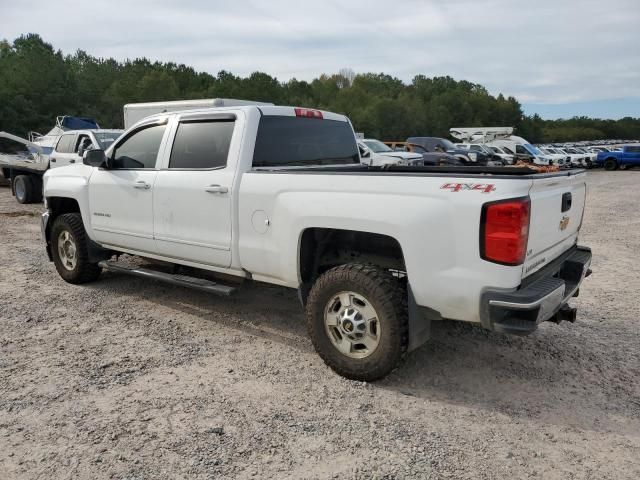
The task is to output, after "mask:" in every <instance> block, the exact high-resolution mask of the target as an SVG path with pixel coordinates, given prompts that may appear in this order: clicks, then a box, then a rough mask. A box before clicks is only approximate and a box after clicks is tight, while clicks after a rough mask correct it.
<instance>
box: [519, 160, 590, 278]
mask: <svg viewBox="0 0 640 480" xmlns="http://www.w3.org/2000/svg"><path fill="white" fill-rule="evenodd" d="M586 179H587V175H586V173H584V172H582V173H577V174H572V175H564V176H557V177H543V178H539V179H535V180H533V184H532V186H531V189H530V191H529V196H530V197H531V220H530V223H529V242H528V244H527V256H526V260H525V263H524V266H523V271H522V276H523V277H526V276H528V275H531V274H532V273H534V272H536V271H537V270H539V269H541V268H542V267H544V266H545V265H546V264H548V263H549V262H551V261H552V260H553V259H555V258H556V257H558V255H560V254H562V253H563V252H565V251H566V250H568V249H569V248H571V247H572V246H573V245H574V244H575V243H576V241H577V238H578V232H579V230H580V226H581V223H582V213H583V212H584V204H585V198H586Z"/></svg>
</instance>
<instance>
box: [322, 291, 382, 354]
mask: <svg viewBox="0 0 640 480" xmlns="http://www.w3.org/2000/svg"><path fill="white" fill-rule="evenodd" d="M324 324H325V330H326V332H327V336H328V337H329V340H330V341H331V344H332V345H333V346H334V347H335V348H336V349H337V350H338V351H339V352H340V353H342V354H343V355H345V356H347V357H349V358H366V357H368V356H369V355H371V354H372V353H373V352H375V351H376V349H377V348H378V345H379V344H380V335H381V333H382V331H381V327H380V320H379V318H378V313H377V312H376V310H375V308H374V307H373V305H372V304H371V302H369V300H368V299H367V298H366V297H364V296H363V295H360V294H359V293H356V292H351V291H343V292H339V293H337V294H335V295H332V296H331V298H330V299H329V301H328V302H327V305H326V308H325V315H324Z"/></svg>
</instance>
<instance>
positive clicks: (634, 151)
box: [596, 144, 640, 170]
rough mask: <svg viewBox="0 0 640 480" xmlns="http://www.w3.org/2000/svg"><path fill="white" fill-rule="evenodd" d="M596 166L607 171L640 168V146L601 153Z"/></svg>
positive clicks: (630, 146)
mask: <svg viewBox="0 0 640 480" xmlns="http://www.w3.org/2000/svg"><path fill="white" fill-rule="evenodd" d="M596 164H598V165H599V166H603V167H604V169H605V170H617V169H618V168H627V167H637V166H640V144H635V145H624V146H623V147H622V150H620V151H613V152H600V153H598V156H597V157H596Z"/></svg>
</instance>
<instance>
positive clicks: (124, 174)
mask: <svg viewBox="0 0 640 480" xmlns="http://www.w3.org/2000/svg"><path fill="white" fill-rule="evenodd" d="M166 132H167V125H166V120H165V121H164V123H158V122H157V121H155V122H151V123H147V124H143V125H141V126H139V127H137V128H136V129H135V130H133V131H131V132H129V133H128V134H127V135H125V136H124V137H122V138H121V139H119V140H118V141H117V143H116V144H114V146H113V148H111V149H109V150H108V151H107V155H108V156H109V157H110V158H111V163H112V166H111V168H109V169H104V168H96V169H95V171H94V172H93V173H92V175H91V177H90V180H89V210H90V212H89V213H90V215H91V228H92V229H93V232H94V236H95V239H96V240H97V241H98V242H100V243H103V244H106V245H113V246H117V247H122V248H126V249H130V250H136V251H139V252H147V253H153V252H155V242H154V240H153V189H154V184H155V181H156V176H157V175H158V170H157V167H156V165H157V162H158V157H159V155H158V152H161V151H162V150H161V148H164V143H165V142H166V140H165V137H166V135H165V133H166Z"/></svg>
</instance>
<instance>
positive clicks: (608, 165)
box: [604, 158, 618, 172]
mask: <svg viewBox="0 0 640 480" xmlns="http://www.w3.org/2000/svg"><path fill="white" fill-rule="evenodd" d="M617 168H618V161H617V160H616V159H615V158H607V159H606V160H605V161H604V169H605V170H607V171H609V172H611V171H613V170H616V169H617Z"/></svg>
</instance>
